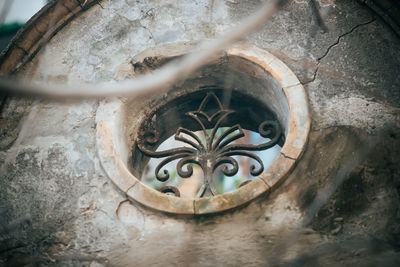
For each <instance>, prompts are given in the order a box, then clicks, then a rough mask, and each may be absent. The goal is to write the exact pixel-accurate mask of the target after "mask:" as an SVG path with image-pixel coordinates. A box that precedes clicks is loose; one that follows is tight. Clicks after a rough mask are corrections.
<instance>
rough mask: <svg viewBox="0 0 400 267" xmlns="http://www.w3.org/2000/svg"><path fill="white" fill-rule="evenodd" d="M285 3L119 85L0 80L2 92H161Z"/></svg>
mask: <svg viewBox="0 0 400 267" xmlns="http://www.w3.org/2000/svg"><path fill="white" fill-rule="evenodd" d="M286 2H287V1H286V0H272V1H268V2H267V3H266V4H264V5H263V6H262V7H260V9H259V10H258V11H257V12H255V13H254V14H253V15H251V16H249V17H247V18H245V19H244V20H243V21H242V22H241V23H239V26H236V27H234V28H233V29H231V30H229V31H228V32H227V33H226V34H224V35H222V36H221V37H220V38H217V39H215V40H213V41H210V42H206V43H204V44H203V45H200V46H199V47H198V49H196V50H195V51H194V52H192V53H189V54H188V55H186V56H184V57H183V58H181V59H178V60H174V61H172V62H170V63H168V64H166V65H165V66H164V67H161V68H160V69H158V70H155V71H154V72H152V73H149V74H145V75H142V76H139V77H137V78H135V79H131V80H126V81H122V82H119V83H115V82H110V83H102V84H76V85H60V84H49V83H44V82H32V81H23V80H12V79H10V78H5V77H3V78H1V79H0V92H3V93H14V94H15V93H19V94H28V95H36V96H42V97H51V98H65V97H68V98H88V97H107V96H139V95H144V94H148V93H151V92H157V91H162V90H165V89H166V88H168V87H169V86H171V85H172V84H174V83H175V82H177V81H179V80H182V79H184V78H185V77H187V76H188V75H189V74H190V73H192V72H193V71H195V70H196V69H198V68H199V67H201V66H203V65H205V64H207V63H208V62H210V61H211V60H212V59H213V58H214V57H215V56H216V55H217V54H218V53H220V52H222V51H223V50H224V49H225V48H227V47H229V46H230V45H232V44H234V43H235V42H237V41H239V40H241V39H243V38H244V37H245V36H246V35H247V34H248V33H250V32H252V31H254V30H256V29H257V28H259V27H260V26H262V25H263V24H264V23H265V21H267V20H268V19H269V18H270V17H271V16H272V15H274V14H275V13H276V11H277V10H278V9H279V7H281V6H282V5H283V4H284V3H286Z"/></svg>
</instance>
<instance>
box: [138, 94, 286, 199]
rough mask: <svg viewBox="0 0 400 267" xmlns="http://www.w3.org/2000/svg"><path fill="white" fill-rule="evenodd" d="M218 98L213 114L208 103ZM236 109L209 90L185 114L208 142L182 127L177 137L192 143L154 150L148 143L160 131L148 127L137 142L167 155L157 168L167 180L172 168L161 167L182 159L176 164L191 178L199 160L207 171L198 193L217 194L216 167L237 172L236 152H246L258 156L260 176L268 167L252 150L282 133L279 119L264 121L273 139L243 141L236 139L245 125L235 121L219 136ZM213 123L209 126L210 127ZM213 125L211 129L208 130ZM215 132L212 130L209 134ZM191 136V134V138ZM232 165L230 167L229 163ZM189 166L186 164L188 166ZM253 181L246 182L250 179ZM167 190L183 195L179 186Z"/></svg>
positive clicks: (255, 169) (263, 130) (264, 132)
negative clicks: (201, 99)
mask: <svg viewBox="0 0 400 267" xmlns="http://www.w3.org/2000/svg"><path fill="white" fill-rule="evenodd" d="M212 100H214V101H215V102H216V104H217V105H218V108H219V110H217V111H216V112H214V113H213V114H211V115H208V114H207V112H206V110H205V108H206V106H207V103H209V102H210V101H212ZM233 113H235V111H234V110H231V109H225V108H224V107H223V105H222V103H221V101H220V100H219V99H218V97H217V96H216V95H215V94H214V93H207V95H206V96H205V98H204V99H203V101H202V102H201V104H200V106H199V108H198V109H197V110H196V111H189V112H186V113H185V115H187V116H189V117H191V118H193V119H194V120H195V121H196V122H197V123H198V124H199V125H200V127H201V131H202V132H203V134H204V137H205V142H204V141H202V140H201V139H200V138H199V137H198V136H197V135H196V134H195V133H194V132H192V131H190V130H188V129H186V128H182V127H179V128H178V129H177V131H176V133H175V136H174V138H175V140H177V141H181V142H184V143H186V144H188V145H190V147H186V146H182V147H178V148H173V149H168V150H164V151H152V150H150V149H148V148H146V147H148V146H154V145H156V144H157V142H158V141H159V134H158V132H157V131H155V130H146V131H145V132H144V133H143V134H142V135H141V136H139V138H138V140H137V146H138V148H139V149H140V151H141V152H142V153H143V154H145V155H146V156H148V157H152V158H165V159H164V160H163V161H162V162H161V163H159V164H158V166H157V167H156V169H155V175H156V178H157V179H158V180H159V181H161V182H165V181H167V180H168V179H169V173H168V170H165V169H164V170H163V174H162V173H160V171H161V169H162V168H163V167H164V166H165V165H166V164H168V163H169V162H171V161H174V160H178V159H180V160H179V161H178V163H177V165H176V170H177V173H178V174H179V176H180V177H182V178H189V177H191V176H192V174H193V167H192V166H191V165H190V164H196V165H199V166H200V167H201V169H202V170H203V174H204V183H203V185H202V186H201V188H200V190H199V192H198V194H197V196H196V197H202V196H203V195H204V193H205V192H206V191H207V189H209V190H210V191H211V194H212V195H216V194H217V192H216V189H215V187H214V185H213V182H212V180H213V177H214V175H213V173H214V171H215V170H216V169H217V168H218V167H220V166H222V165H224V167H223V168H222V172H223V173H224V174H225V175H226V176H233V175H235V174H236V173H237V172H238V170H239V164H238V162H237V161H236V160H235V159H234V158H233V157H232V156H245V157H249V158H252V159H254V160H255V161H256V162H257V163H258V164H257V165H258V166H255V165H251V167H250V174H251V175H253V176H258V175H260V174H261V173H262V172H263V171H264V165H263V162H262V161H261V159H260V158H259V157H258V156H257V155H256V154H254V153H252V151H261V150H266V149H269V148H271V147H273V146H275V145H276V144H277V143H278V141H279V139H280V137H281V134H282V130H281V127H280V125H279V123H278V122H277V121H270V120H268V121H264V122H262V123H261V124H260V125H259V128H258V133H259V134H260V135H261V136H262V137H264V138H269V139H270V141H268V142H266V143H263V144H258V145H254V144H239V143H235V142H234V141H236V140H238V139H240V138H242V137H244V136H245V134H244V132H243V129H242V127H241V126H240V125H239V124H235V125H233V126H231V127H229V128H228V129H227V130H225V131H224V132H223V133H222V134H221V135H220V136H218V137H217V136H216V134H217V130H218V129H219V127H220V126H221V123H222V122H223V121H224V120H225V119H226V118H227V117H228V116H229V115H231V114H233ZM206 125H207V126H209V127H206ZM207 129H209V131H207ZM209 132H211V134H209ZM188 137H189V138H188ZM229 165H230V167H228V166H229ZM184 167H186V168H184ZM248 182H249V181H246V182H244V183H243V184H242V185H244V184H245V183H248ZM160 191H161V192H163V193H170V194H171V193H172V194H174V195H175V196H179V195H180V193H179V190H178V189H177V188H176V187H172V186H168V187H163V188H162V189H161V190H160Z"/></svg>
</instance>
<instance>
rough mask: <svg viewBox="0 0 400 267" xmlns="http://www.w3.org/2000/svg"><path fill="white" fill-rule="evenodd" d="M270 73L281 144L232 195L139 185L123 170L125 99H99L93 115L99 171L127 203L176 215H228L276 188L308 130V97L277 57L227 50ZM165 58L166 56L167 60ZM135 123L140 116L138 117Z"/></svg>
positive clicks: (244, 48)
mask: <svg viewBox="0 0 400 267" xmlns="http://www.w3.org/2000/svg"><path fill="white" fill-rule="evenodd" d="M226 54H227V55H228V56H235V57H239V58H241V59H243V60H246V61H249V62H251V63H253V64H256V65H257V66H259V67H261V68H262V69H263V70H264V71H266V72H268V73H270V74H271V75H272V77H273V78H274V79H275V80H276V81H277V82H278V83H279V85H280V86H281V88H282V90H283V93H284V95H285V96H286V99H287V102H288V105H289V113H290V114H289V119H288V123H287V124H288V125H287V126H286V128H287V129H286V142H285V144H284V145H283V147H282V149H281V153H280V154H279V155H278V156H277V157H276V158H275V160H274V161H273V163H272V165H271V166H270V167H269V168H268V169H267V170H265V171H264V172H263V173H262V174H261V175H260V176H259V177H258V178H256V179H255V180H253V181H252V182H250V183H248V184H246V185H245V186H243V187H240V188H239V189H237V190H236V191H234V192H231V193H225V194H221V195H217V196H214V197H205V198H198V199H184V198H179V197H175V196H170V195H167V194H162V193H160V192H158V191H156V190H153V189H151V188H149V187H147V186H145V185H144V184H142V183H141V182H140V181H139V179H138V178H136V177H135V176H134V175H133V174H132V173H131V172H130V171H129V169H128V166H127V164H128V160H127V159H128V158H129V156H128V155H129V153H130V151H129V145H127V143H126V142H127V137H126V134H124V133H123V130H122V129H126V127H127V126H126V125H124V120H125V116H126V115H124V112H125V108H124V105H125V104H126V102H127V101H126V99H112V100H110V99H108V100H104V101H103V102H102V103H101V104H100V106H99V109H98V111H97V116H96V120H97V149H98V156H99V158H100V161H101V164H102V167H103V168H104V170H105V172H106V173H107V174H108V176H109V178H110V179H111V180H112V181H113V183H114V184H115V185H116V186H117V187H118V189H120V190H121V191H122V192H123V193H124V194H126V195H127V196H128V197H129V198H130V199H131V200H132V201H136V202H139V203H141V204H143V205H145V206H148V207H150V208H153V209H156V210H159V211H164V212H168V213H176V214H208V213H216V212H221V211H225V210H229V209H232V208H235V207H238V206H240V205H243V204H245V203H247V202H249V201H250V200H252V199H254V198H256V197H258V196H260V195H261V194H264V193H266V192H268V191H269V190H271V189H273V188H274V187H276V186H277V185H278V184H279V183H280V182H282V180H283V179H284V178H285V177H286V176H287V174H288V173H289V172H290V170H291V169H292V168H293V167H294V165H295V162H296V160H297V159H299V157H300V156H301V154H302V152H303V150H304V148H305V145H306V142H307V137H308V133H309V130H310V117H309V112H308V105H307V96H306V93H305V91H304V88H303V86H302V85H301V84H300V82H299V80H298V79H297V77H296V76H295V74H294V73H293V72H292V71H291V70H290V69H289V68H288V67H287V66H286V65H285V64H284V63H283V62H282V61H280V60H279V59H278V58H276V57H275V56H273V55H272V54H270V53H268V52H267V51H265V50H263V49H260V48H258V47H256V46H253V45H250V44H238V45H236V46H234V47H232V48H230V49H228V50H227V51H226ZM166 56H167V55H166ZM138 116H139V118H137V119H138V120H140V119H142V118H140V115H138Z"/></svg>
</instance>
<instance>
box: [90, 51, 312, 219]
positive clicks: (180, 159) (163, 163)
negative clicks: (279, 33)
mask: <svg viewBox="0 0 400 267" xmlns="http://www.w3.org/2000/svg"><path fill="white" fill-rule="evenodd" d="M183 46H184V48H185V49H186V48H187V49H189V48H190V47H187V44H185V45H183ZM185 49H183V47H182V45H181V44H176V45H174V46H171V45H168V46H167V47H158V48H152V49H149V50H148V51H144V52H143V53H141V54H140V55H137V56H136V57H135V63H134V64H133V66H134V67H135V70H134V71H135V72H136V73H141V71H142V70H143V69H146V68H147V69H148V67H149V66H146V64H147V63H149V62H150V63H151V65H152V68H156V67H158V66H159V65H160V64H158V65H157V64H155V62H161V63H162V62H166V61H168V60H169V59H170V58H175V57H177V56H181V55H183V54H184V51H185ZM147 65H149V64H147ZM150 69H151V68H150ZM309 126H310V120H309V114H308V107H307V100H306V95H305V92H304V89H303V87H302V86H301V84H300V82H299V81H298V79H297V78H296V76H295V75H294V74H293V72H292V71H290V69H289V68H288V67H287V66H286V65H284V64H283V63H282V62H281V61H279V60H278V59H277V58H275V57H274V56H272V55H271V54H270V53H268V52H267V51H265V50H262V49H259V48H257V47H255V46H252V45H245V44H241V45H237V46H235V47H233V48H231V49H229V50H227V51H226V52H225V54H224V55H223V56H221V57H220V58H218V59H217V60H215V61H213V62H212V63H210V64H208V65H206V66H204V67H202V68H201V69H199V70H198V71H196V72H195V73H193V74H192V75H191V76H190V77H189V78H187V79H185V80H184V81H181V82H179V83H178V84H175V85H174V86H173V87H172V88H170V89H169V91H168V92H167V93H165V94H162V95H160V94H154V95H147V96H143V97H141V98H134V99H107V100H104V101H102V103H101V104H100V107H99V109H98V112H97V147H98V152H99V157H100V160H101V163H102V166H103V168H104V170H105V171H106V172H107V174H108V176H109V177H110V179H111V180H112V181H113V182H114V184H115V185H116V186H117V187H118V189H120V190H121V191H122V192H124V193H125V194H126V195H127V196H128V197H129V198H130V199H131V200H132V201H137V202H139V203H141V204H144V205H146V206H148V207H150V208H154V209H157V210H161V211H166V212H170V213H179V214H205V213H214V212H218V211H223V210H227V209H231V208H234V207H237V206H239V205H242V204H244V203H246V202H248V201H250V200H252V199H254V198H255V197H257V196H259V195H261V194H263V193H265V192H267V191H269V190H271V189H272V188H273V187H275V186H278V185H279V183H280V182H281V181H282V180H283V179H284V177H285V176H286V175H287V173H288V172H289V171H290V170H291V168H292V167H293V166H294V163H295V161H296V160H297V159H298V158H299V157H300V155H301V153H302V151H303V149H304V145H305V143H306V140H307V135H308V131H309Z"/></svg>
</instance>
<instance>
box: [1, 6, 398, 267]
mask: <svg viewBox="0 0 400 267" xmlns="http://www.w3.org/2000/svg"><path fill="white" fill-rule="evenodd" d="M260 3H261V2H260V1H223V0H219V1H218V0H215V1H205V0H204V1H201V0H196V1H172V0H170V1H129V0H126V1H122V0H114V1H101V2H100V4H98V5H95V6H94V7H92V8H91V9H90V10H88V11H86V12H85V13H83V14H81V15H80V16H78V17H77V18H75V19H74V20H73V21H72V22H70V23H69V24H68V25H67V26H66V27H64V28H63V29H62V30H61V31H60V32H59V33H58V34H57V35H55V36H54V37H53V38H52V39H51V41H50V42H49V43H48V44H47V45H46V46H45V47H44V48H42V50H41V51H40V53H39V54H38V55H37V56H36V57H35V58H34V59H33V60H32V61H31V62H29V63H28V64H27V65H26V66H25V67H24V68H23V69H22V70H21V71H20V72H19V73H18V75H20V76H21V77H22V76H23V77H29V78H31V79H35V80H50V81H57V82H61V83H66V84H68V83H71V84H72V83H75V82H102V81H107V82H108V81H114V80H119V79H121V77H124V76H126V75H125V74H124V72H129V71H130V70H131V65H130V64H131V63H130V60H131V59H132V58H133V57H134V56H135V55H136V54H138V53H140V52H141V51H143V50H145V49H146V48H149V47H152V46H156V45H162V44H166V43H172V42H192V41H197V40H203V39H209V38H214V37H216V36H218V35H219V34H220V33H222V32H224V31H225V30H226V29H228V28H230V27H234V26H235V25H236V24H237V23H238V22H239V21H240V18H243V17H245V16H247V15H249V14H251V13H252V12H254V11H255V10H256V9H257V7H258V5H259V4H260ZM319 3H320V8H321V12H322V15H323V18H324V21H325V24H326V25H327V27H328V31H327V32H322V31H321V30H319V29H318V30H316V31H315V32H313V30H312V28H313V25H314V24H315V23H314V22H313V19H312V14H311V9H310V8H309V6H308V5H307V3H306V2H305V1H289V4H287V5H286V6H285V7H284V8H283V10H281V11H280V12H279V13H278V14H277V15H275V16H274V17H273V18H272V19H271V20H270V21H268V22H267V23H266V24H265V26H264V27H263V28H262V29H261V30H260V31H258V32H255V33H252V34H250V35H249V36H248V37H247V38H246V41H247V42H250V43H254V44H256V45H258V46H260V47H262V48H265V49H267V50H268V51H270V52H272V53H273V54H274V55H276V56H277V57H279V58H280V59H281V60H282V61H284V62H285V63H286V64H287V65H288V66H289V67H290V68H291V69H292V70H293V71H294V72H295V73H296V75H297V76H298V77H299V79H300V80H301V81H302V83H303V84H304V85H305V89H306V91H307V94H308V96H309V101H310V110H311V114H312V133H311V136H310V141H309V147H308V149H307V151H306V153H305V155H304V157H303V159H302V161H301V162H300V163H299V164H298V166H297V167H296V169H295V170H294V172H293V173H292V174H291V175H290V176H289V177H288V179H287V181H286V182H285V183H284V185H282V187H280V188H279V189H277V190H276V191H275V192H273V193H271V194H270V195H269V196H263V197H261V198H259V199H257V200H255V201H253V202H252V203H250V204H249V205H246V206H245V207H242V208H239V209H238V210H235V211H231V212H226V213H224V214H221V215H216V216H203V217H195V218H193V217H189V218H188V217H181V216H173V215H167V214H162V213H158V212H154V211H151V210H149V209H147V208H145V207H142V206H140V205H138V204H135V203H134V204H131V203H130V202H128V201H126V199H125V198H124V196H123V195H121V194H120V193H119V192H118V191H117V190H116V189H115V188H114V186H113V185H112V184H111V182H110V180H109V179H108V178H107V177H106V175H105V173H104V171H103V170H102V168H101V167H100V164H99V160H98V158H97V156H96V151H95V127H96V125H95V113H96V109H97V106H98V103H97V101H94V100H93V101H81V102H69V101H62V102H56V103H54V102H51V101H45V100H27V99H18V98H10V99H9V100H8V101H7V103H6V105H5V107H4V110H3V112H2V118H1V120H2V125H1V126H0V127H1V134H2V137H3V136H4V137H5V138H2V139H1V143H0V144H1V151H0V163H1V179H0V205H1V207H0V209H1V210H0V211H1V214H2V218H3V220H4V221H6V222H7V225H17V226H18V227H20V228H15V229H18V230H15V229H14V230H12V229H11V230H10V231H9V232H8V233H7V234H6V235H4V236H3V237H2V245H1V252H0V253H1V254H0V259H1V261H3V263H5V262H8V263H11V264H23V263H32V262H38V263H40V264H42V265H61V264H64V265H72V266H75V265H78V264H83V265H90V266H102V265H116V266H121V265H135V266H148V265H155V266H157V265H173V264H175V265H179V266H189V265H190V266H191V265H193V266H211V265H222V264H224V265H227V266H238V265H244V264H246V265H248V266H261V265H265V264H266V262H268V261H269V260H270V259H271V257H272V255H273V250H272V249H273V248H275V247H276V246H277V243H278V241H279V240H280V238H281V235H282V234H283V233H285V232H286V231H288V229H291V228H293V227H294V226H295V225H296V223H297V222H298V221H299V220H300V219H301V218H302V217H303V216H304V210H305V207H307V205H308V204H309V199H312V197H314V196H315V193H316V191H317V190H318V189H319V188H321V187H322V186H323V185H325V184H326V183H327V181H329V179H331V178H332V177H334V175H335V170H337V169H338V168H339V166H340V164H341V162H343V161H344V159H346V157H351V155H352V153H354V151H355V150H357V148H358V147H359V145H360V144H361V143H362V142H365V141H366V140H369V139H368V134H375V135H376V134H380V135H383V136H384V138H383V140H385V141H383V142H381V143H379V146H378V147H377V148H376V149H375V150H374V152H375V153H374V154H376V155H385V156H384V157H383V159H381V158H380V157H378V159H375V158H374V156H371V157H372V158H371V157H369V158H368V161H367V162H366V163H363V164H362V165H361V166H358V167H357V168H356V170H355V171H354V172H352V176H351V177H355V178H354V179H355V181H356V182H354V183H353V180H350V182H351V183H350V184H349V185H347V186H348V187H350V188H353V186H358V189H356V191H357V190H363V191H362V192H364V195H365V196H367V197H370V199H364V198H363V197H362V194H361V195H360V197H359V198H357V196H358V195H356V196H355V197H353V198H350V201H352V202H350V203H353V204H354V205H350V207H349V205H347V206H346V205H345V207H346V208H343V207H341V206H340V205H339V204H337V203H341V201H345V200H346V199H347V198H349V195H351V194H347V195H346V192H347V191H346V190H347V187H346V186H345V187H344V188H341V189H340V191H339V192H342V195H341V194H340V193H338V195H335V196H334V200H335V201H337V203H336V202H334V203H331V202H329V203H328V204H327V205H326V206H324V209H325V210H326V212H325V213H323V214H319V217H317V219H315V220H314V221H313V223H312V225H311V226H310V227H309V228H307V229H306V231H305V232H304V233H302V234H301V235H300V236H299V238H298V240H297V242H295V244H294V245H293V246H291V247H290V249H289V250H288V251H287V253H286V254H285V255H283V256H282V258H284V259H285V260H287V261H289V262H290V261H291V260H293V259H297V258H298V257H305V256H304V251H308V250H312V249H315V250H316V251H318V250H321V251H322V254H321V255H326V254H323V253H327V252H326V251H328V252H329V245H331V244H333V243H334V244H336V243H335V242H338V243H337V244H339V252H340V249H342V250H346V248H347V247H346V246H348V243H346V242H349V240H353V241H354V240H356V241H354V242H360V243H366V241H365V240H369V238H371V237H373V238H376V239H379V240H380V242H383V244H384V247H385V249H384V250H383V251H381V252H379V253H381V254H379V256H380V258H381V259H382V260H383V261H385V260H386V261H387V262H386V263H388V264H391V263H394V264H396V260H397V259H398V256H397V254H396V252H395V251H396V250H398V249H399V247H400V241H399V239H398V238H397V239H396V235H399V234H400V230H399V228H400V227H398V225H399V215H398V214H400V212H399V210H398V209H399V208H398V206H399V205H398V204H399V192H398V191H396V188H397V186H398V184H399V168H398V166H397V167H396V163H398V158H397V155H398V153H397V152H398V151H397V150H398V147H399V146H398V145H399V144H398V139H399V137H398V136H399V135H398V134H399V133H400V131H399V128H400V125H399V121H400V118H399V116H400V115H399V114H400V112H399V103H400V94H399V92H400V90H399V88H400V78H399V77H400V75H399V74H400V73H399V68H398V66H399V63H400V62H399V61H400V49H399V48H400V41H399V39H398V38H396V36H395V35H394V34H393V33H392V32H391V31H390V30H388V29H387V27H386V26H385V25H384V24H383V23H382V21H380V20H379V19H377V18H376V17H375V15H374V14H373V13H370V11H368V10H367V9H366V8H365V7H363V6H361V5H359V4H358V3H357V2H356V1H347V0H346V1H344V0H342V1H320V2H319ZM3 122H4V123H3ZM388 129H389V130H388ZM383 130H384V131H383ZM396 149H397V150H396ZM352 179H353V178H352ZM357 179H358V180H357ZM360 179H361V182H359V180H360ZM357 181H358V182H357ZM370 183H372V184H373V185H372V186H371V185H370ZM360 188H361V189H360ZM343 192H344V193H343ZM373 198H375V199H377V200H379V201H373V200H372V199H373ZM359 202H365V203H364V204H365V205H364V206H360V205H359ZM338 205H339V210H338V209H337V208H338V207H337V206H338ZM377 206H378V207H377ZM340 208H342V210H340ZM324 209H323V211H324ZM330 209H333V212H332V210H330ZM356 211H357V212H356ZM382 217H383V218H385V219H384V221H383V222H381V223H378V222H376V220H378V219H380V218H382ZM336 218H341V219H342V220H344V222H343V221H341V222H339V223H335V222H334V220H335V219H336ZM339 221H340V220H339ZM26 222H30V223H26ZM338 224H339V226H340V227H341V228H340V229H339V231H337V232H332V231H333V230H335V229H337V227H338ZM360 224H361V225H363V227H361V226H360ZM338 233H339V234H338ZM354 236H357V239H354V238H353V239H352V238H351V237H354ZM357 244H358V243H357ZM327 247H328V249H327ZM357 253H358V254H357ZM356 254H357V255H358V256H357V255H356ZM370 254H371V253H368V249H367V250H362V251H361V252H359V251H358V252H357V251H355V252H354V251H352V250H350V252H348V253H347V254H346V253H342V254H341V255H344V256H343V257H342V258H340V259H337V258H335V257H324V258H322V257H321V258H317V261H318V262H319V263H320V264H325V263H326V264H328V263H329V264H332V263H337V262H338V261H339V260H343V261H344V262H345V263H347V264H354V263H360V262H361V263H362V262H363V261H364V260H365V262H368V261H373V260H375V258H376V257H375V258H374V257H373V256H374V254H372V256H371V255H370ZM306 256H308V254H307V255H306ZM356 256H357V257H356ZM371 257H372V258H371ZM357 260H358V261H357ZM1 261H0V262H1ZM397 263H398V262H397Z"/></svg>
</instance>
